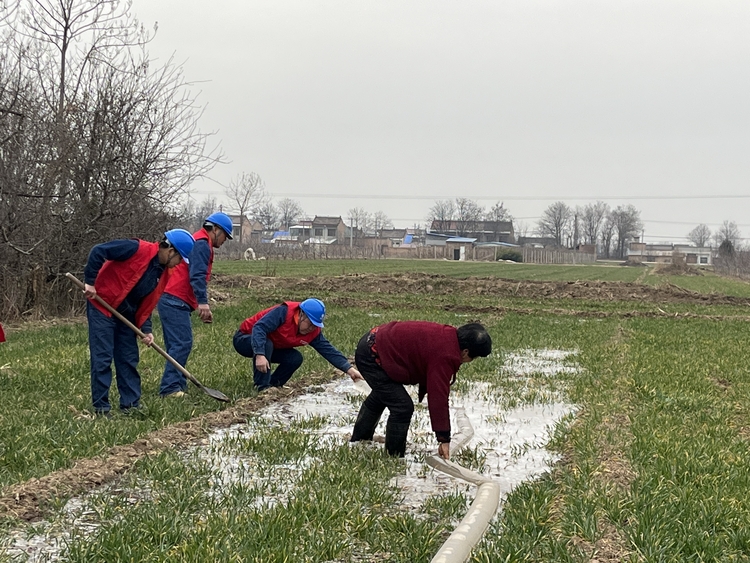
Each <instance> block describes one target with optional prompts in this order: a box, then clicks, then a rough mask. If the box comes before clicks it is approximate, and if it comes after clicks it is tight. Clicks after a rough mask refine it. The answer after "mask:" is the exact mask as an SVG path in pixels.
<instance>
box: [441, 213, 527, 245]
mask: <svg viewBox="0 0 750 563" xmlns="http://www.w3.org/2000/svg"><path fill="white" fill-rule="evenodd" d="M430 232H431V233H438V234H444V235H452V236H460V237H468V238H474V239H476V241H477V242H508V243H511V244H513V243H515V242H516V236H515V233H514V232H513V221H453V220H451V221H439V220H437V219H434V220H433V221H432V224H431V225H430Z"/></svg>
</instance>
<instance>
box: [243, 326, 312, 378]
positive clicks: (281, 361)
mask: <svg viewBox="0 0 750 563" xmlns="http://www.w3.org/2000/svg"><path fill="white" fill-rule="evenodd" d="M251 339H252V335H251V334H245V333H243V332H241V331H239V330H238V331H237V332H236V333H235V334H234V338H233V339H232V344H234V349H235V350H237V353H239V354H240V355H242V356H245V357H246V358H250V359H251V360H252V362H253V381H254V382H255V386H256V387H257V388H258V391H263V390H264V389H267V388H268V387H281V386H282V385H284V384H285V383H286V382H287V381H289V379H290V378H291V377H292V375H294V372H295V371H297V370H298V369H299V367H300V366H301V365H302V354H301V353H300V352H299V351H298V350H295V349H294V348H279V349H274V346H273V342H271V341H270V340H266V350H265V356H266V358H267V359H268V361H269V363H272V364H278V366H277V367H276V369H275V370H273V373H271V371H270V370H269V371H267V372H266V373H263V372H262V371H258V369H256V367H255V360H254V359H253V358H254V356H255V355H254V354H253V347H252V344H251V342H250V341H251Z"/></svg>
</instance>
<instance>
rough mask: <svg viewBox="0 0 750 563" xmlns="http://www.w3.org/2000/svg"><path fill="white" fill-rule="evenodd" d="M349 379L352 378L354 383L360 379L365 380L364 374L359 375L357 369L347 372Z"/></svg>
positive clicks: (350, 369)
mask: <svg viewBox="0 0 750 563" xmlns="http://www.w3.org/2000/svg"><path fill="white" fill-rule="evenodd" d="M346 373H347V375H348V376H349V377H351V378H352V381H359V380H360V379H362V380H364V377H362V374H361V373H359V371H358V370H357V368H349V371H347V372H346Z"/></svg>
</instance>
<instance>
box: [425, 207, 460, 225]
mask: <svg viewBox="0 0 750 563" xmlns="http://www.w3.org/2000/svg"><path fill="white" fill-rule="evenodd" d="M455 214H456V206H455V205H454V203H453V202H452V201H451V200H442V201H436V202H435V205H433V206H432V207H430V211H429V214H428V215H427V224H428V225H429V226H430V227H429V228H434V229H437V230H438V231H447V230H448V229H450V226H451V222H452V221H453V219H454V218H455Z"/></svg>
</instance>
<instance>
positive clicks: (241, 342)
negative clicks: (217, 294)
mask: <svg viewBox="0 0 750 563" xmlns="http://www.w3.org/2000/svg"><path fill="white" fill-rule="evenodd" d="M325 313H326V308H325V305H323V302H322V301H321V300H320V299H305V300H304V301H302V302H301V303H300V302H297V301H287V302H285V303H282V304H281V305H276V306H274V307H270V308H268V309H265V310H263V311H260V312H259V313H257V314H255V315H254V316H252V317H250V318H249V319H245V320H244V321H243V323H242V324H241V325H240V328H239V330H238V331H237V332H236V333H235V335H234V339H233V344H234V349H235V350H237V352H238V353H239V354H241V355H242V356H245V357H246V358H253V380H254V382H255V386H256V387H257V389H258V391H263V390H265V389H268V388H269V387H281V386H283V385H284V384H285V383H286V382H287V381H289V378H290V377H292V374H293V373H294V372H295V371H297V369H298V368H299V367H300V366H301V365H302V354H301V353H300V352H299V351H297V350H295V348H297V347H299V346H307V345H310V346H311V347H312V348H313V349H314V350H315V351H316V352H318V354H320V355H321V356H323V358H325V359H326V360H327V361H328V362H329V363H330V364H331V365H332V366H333V367H335V368H337V369H340V370H341V371H343V372H345V373H346V374H347V375H349V377H351V378H352V380H353V381H357V380H358V379H362V375H361V374H360V373H359V371H357V368H355V367H352V365H351V364H350V363H349V361H348V360H347V359H346V357H344V355H343V354H342V353H341V352H339V351H338V350H337V349H336V348H334V347H333V345H332V344H331V343H330V342H328V340H326V337H325V336H323V333H322V332H321V330H320V329H321V328H323V318H324V317H325ZM271 363H274V364H278V366H277V367H276V369H275V370H274V371H273V373H271Z"/></svg>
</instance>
